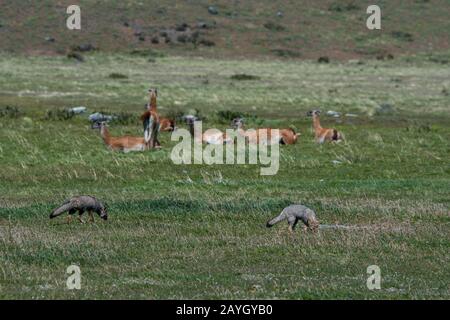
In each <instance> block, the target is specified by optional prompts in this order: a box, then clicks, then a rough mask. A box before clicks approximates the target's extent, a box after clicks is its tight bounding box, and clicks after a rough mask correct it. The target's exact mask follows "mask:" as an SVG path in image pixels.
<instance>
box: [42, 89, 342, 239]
mask: <svg viewBox="0 0 450 320" xmlns="http://www.w3.org/2000/svg"><path fill="white" fill-rule="evenodd" d="M148 92H149V100H150V103H148V104H146V109H147V110H146V111H145V113H144V114H143V115H142V116H141V120H142V122H143V125H144V137H133V136H122V137H112V136H111V135H110V134H109V131H108V128H107V126H106V122H104V121H101V122H95V123H94V124H93V125H92V128H93V129H100V133H101V136H102V138H103V141H104V142H105V144H106V145H107V146H108V147H109V148H110V149H112V150H115V151H122V152H130V151H144V150H148V149H152V148H160V147H161V144H160V143H159V140H158V133H159V132H161V131H169V132H170V131H174V130H176V125H175V120H172V119H167V118H160V117H159V115H158V111H157V105H156V99H157V96H158V91H157V89H149V90H148ZM319 114H320V111H319V110H312V111H309V112H308V115H309V116H312V118H313V127H314V133H315V139H316V142H317V143H324V142H327V141H329V142H339V141H341V140H343V136H342V134H341V133H340V132H339V131H337V130H336V129H334V128H322V126H321V125H320V119H319ZM184 120H185V122H186V123H187V124H188V126H189V128H190V132H191V134H192V135H193V134H194V123H195V121H197V120H198V118H197V117H196V116H192V115H188V116H184ZM231 126H232V127H233V128H234V129H236V130H237V131H238V134H241V135H243V136H245V138H246V140H247V141H248V143H259V141H260V139H262V137H263V136H264V137H265V138H266V139H273V137H271V136H272V135H273V134H274V132H276V131H273V129H270V128H269V129H267V128H265V129H257V130H249V131H246V130H245V129H244V122H243V119H242V118H236V119H233V121H232V122H231ZM298 136H299V134H298V133H295V131H294V130H293V129H290V128H289V129H279V130H278V136H277V137H275V139H273V140H272V141H277V142H278V143H280V144H294V143H296V142H297V138H298ZM200 139H201V141H199V142H202V143H203V142H204V143H209V144H222V143H233V140H231V139H230V138H228V136H227V134H226V133H218V132H217V131H216V132H212V133H208V130H207V131H205V132H204V133H202V135H201V137H200ZM65 212H68V214H69V216H68V220H70V219H69V218H70V217H71V216H72V215H73V214H75V213H77V212H78V219H79V221H80V222H82V223H84V221H83V220H82V218H81V216H82V215H83V214H84V212H88V214H89V218H90V221H92V222H93V221H94V216H93V213H94V212H95V213H97V214H98V215H99V216H100V217H101V218H102V219H103V220H107V218H108V211H107V207H106V204H103V202H101V201H99V200H97V199H96V198H95V197H92V196H76V197H72V198H70V199H68V200H66V201H65V202H64V203H63V204H62V205H61V206H59V207H58V208H56V209H54V210H53V211H52V213H51V214H50V219H52V218H55V217H57V216H59V215H61V214H63V213H65ZM283 220H287V222H288V226H289V231H290V232H293V230H294V228H295V226H296V224H297V222H298V221H302V222H303V223H304V225H305V228H306V229H308V230H311V231H313V232H316V231H317V229H318V228H319V222H318V220H317V218H316V214H315V212H314V211H313V210H312V209H310V208H308V207H305V206H303V205H299V204H295V205H290V206H288V207H286V208H284V209H283V210H282V211H281V213H280V214H279V215H277V216H276V217H275V218H273V219H271V220H269V221H268V222H267V224H266V226H267V227H268V228H270V227H272V226H273V225H275V224H276V223H278V222H280V221H283Z"/></svg>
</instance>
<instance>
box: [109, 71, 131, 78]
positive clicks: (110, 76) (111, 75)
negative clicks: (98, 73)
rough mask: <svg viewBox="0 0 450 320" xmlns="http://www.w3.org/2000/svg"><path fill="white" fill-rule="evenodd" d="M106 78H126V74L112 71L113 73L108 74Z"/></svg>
mask: <svg viewBox="0 0 450 320" xmlns="http://www.w3.org/2000/svg"><path fill="white" fill-rule="evenodd" d="M108 78H111V79H128V76H127V75H124V74H122V73H117V72H113V73H110V74H109V76H108Z"/></svg>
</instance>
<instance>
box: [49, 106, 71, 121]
mask: <svg viewBox="0 0 450 320" xmlns="http://www.w3.org/2000/svg"><path fill="white" fill-rule="evenodd" d="M74 116H75V113H74V112H73V111H70V110H68V109H61V108H59V109H49V110H47V112H46V114H45V116H44V120H70V119H72V118H73V117H74Z"/></svg>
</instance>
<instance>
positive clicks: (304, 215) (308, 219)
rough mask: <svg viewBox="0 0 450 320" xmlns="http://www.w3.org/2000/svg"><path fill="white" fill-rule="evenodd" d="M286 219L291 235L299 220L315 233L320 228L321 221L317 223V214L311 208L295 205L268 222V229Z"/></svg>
mask: <svg viewBox="0 0 450 320" xmlns="http://www.w3.org/2000/svg"><path fill="white" fill-rule="evenodd" d="M286 219H287V222H288V224H289V231H290V232H291V233H292V232H293V231H294V229H295V226H296V225H297V222H298V221H299V220H301V221H302V222H303V223H304V224H305V226H306V228H307V229H309V230H311V231H313V232H317V229H318V228H319V221H317V218H316V213H315V212H314V211H313V210H311V209H310V208H308V207H305V206H303V205H300V204H294V205H290V206H288V207H286V208H284V209H283V211H281V213H280V214H279V215H278V216H276V217H275V218H273V219H272V220H269V221H268V222H267V224H266V227H267V228H271V227H273V226H274V225H275V224H276V223H278V222H280V221H283V220H286Z"/></svg>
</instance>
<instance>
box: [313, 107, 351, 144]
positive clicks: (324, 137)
mask: <svg viewBox="0 0 450 320" xmlns="http://www.w3.org/2000/svg"><path fill="white" fill-rule="evenodd" d="M307 115H308V116H312V118H313V127H314V136H315V138H316V142H317V143H324V142H325V141H332V142H339V141H341V140H342V139H343V137H342V134H341V133H340V132H339V131H337V130H336V129H334V128H322V126H321V125H320V117H319V115H320V111H319V110H311V111H309V112H308V113H307Z"/></svg>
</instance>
